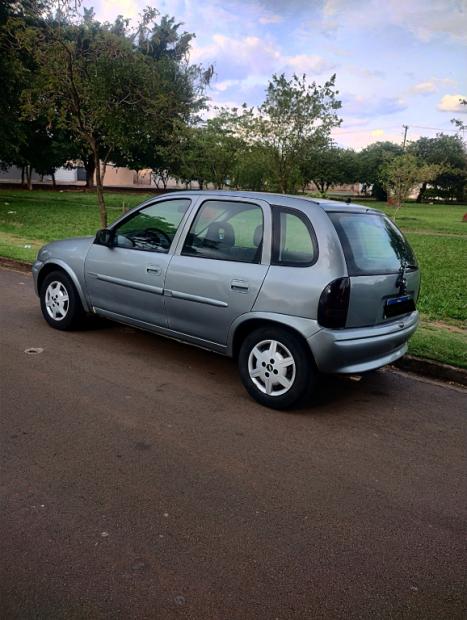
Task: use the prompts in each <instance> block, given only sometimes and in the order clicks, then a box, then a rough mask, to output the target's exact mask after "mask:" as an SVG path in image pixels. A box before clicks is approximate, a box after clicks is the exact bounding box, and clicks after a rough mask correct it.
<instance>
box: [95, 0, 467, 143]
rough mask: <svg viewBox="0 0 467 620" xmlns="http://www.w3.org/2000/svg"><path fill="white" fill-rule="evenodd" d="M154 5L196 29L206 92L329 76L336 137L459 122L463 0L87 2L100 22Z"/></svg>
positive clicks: (393, 136) (420, 131) (464, 84)
mask: <svg viewBox="0 0 467 620" xmlns="http://www.w3.org/2000/svg"><path fill="white" fill-rule="evenodd" d="M147 4H151V5H152V6H156V8H158V9H159V11H160V12H161V13H163V14H164V13H167V14H169V15H173V16H174V17H175V18H176V20H177V21H180V22H183V23H184V27H183V29H184V30H187V31H188V32H193V33H195V34H196V39H195V41H194V44H193V48H192V52H191V59H192V60H193V61H194V62H200V63H203V64H205V65H209V64H213V65H214V67H215V71H216V75H215V79H214V80H213V82H212V85H211V88H210V91H209V93H208V94H209V96H210V98H211V99H212V102H213V103H215V104H218V105H219V104H220V105H230V106H235V105H237V106H238V105H240V104H242V103H243V102H246V103H247V104H249V105H257V104H259V103H261V101H262V100H263V98H264V90H265V86H266V84H267V82H268V79H269V78H270V77H271V75H272V74H273V73H280V72H285V73H287V74H292V73H293V72H296V73H300V74H301V73H306V74H307V76H308V77H309V78H310V79H311V80H315V81H317V82H319V83H321V82H324V81H325V80H326V79H327V78H328V77H329V76H330V75H331V74H333V73H336V74H337V87H338V89H339V91H340V97H341V100H342V102H343V107H342V110H341V116H342V118H343V123H342V126H341V128H339V129H336V130H335V131H334V139H335V140H336V142H337V143H339V144H341V145H344V146H352V147H355V148H357V149H358V148H361V147H362V146H365V145H366V144H368V143H370V142H374V141H375V140H393V141H397V142H399V141H400V140H401V138H402V132H403V129H402V125H404V124H406V125H409V130H408V137H409V139H416V138H418V137H419V136H420V135H427V136H434V135H436V133H437V130H444V131H447V132H448V131H452V130H453V126H452V125H451V123H450V119H451V118H453V117H457V118H463V119H464V122H467V114H466V113H467V110H466V109H465V108H466V107H467V106H463V108H462V107H461V106H459V103H458V100H459V97H461V96H462V97H464V98H467V0H380V1H377V0H222V1H221V0H204V1H202V2H196V1H194V0H162V1H161V2H158V3H155V4H152V3H149V2H148V0H112V1H110V0H94V1H93V2H92V1H89V0H86V1H85V2H84V5H85V6H93V7H94V9H95V11H96V15H97V17H98V19H101V20H102V21H104V20H113V19H114V18H115V17H116V16H117V15H118V14H122V15H124V16H125V17H130V18H137V16H138V14H139V13H140V12H141V10H142V9H143V7H144V6H146V5H147Z"/></svg>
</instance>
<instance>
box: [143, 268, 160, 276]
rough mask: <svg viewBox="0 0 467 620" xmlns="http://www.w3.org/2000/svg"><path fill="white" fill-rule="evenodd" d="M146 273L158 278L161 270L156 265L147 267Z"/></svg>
mask: <svg viewBox="0 0 467 620" xmlns="http://www.w3.org/2000/svg"><path fill="white" fill-rule="evenodd" d="M146 273H153V274H154V275H155V276H160V275H161V273H162V269H161V268H160V267H158V266H157V265H147V267H146Z"/></svg>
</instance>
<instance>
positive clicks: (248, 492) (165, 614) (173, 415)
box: [0, 270, 466, 620]
mask: <svg viewBox="0 0 467 620" xmlns="http://www.w3.org/2000/svg"><path fill="white" fill-rule="evenodd" d="M0 287H1V291H2V292H1V310H0V312H1V320H0V322H1V336H0V337H1V353H2V354H1V375H0V376H1V388H2V395H1V463H2V472H1V479H0V482H1V496H2V498H1V501H2V512H1V517H0V518H1V528H0V530H1V533H0V538H1V541H0V565H1V575H0V581H1V586H0V587H1V591H0V617H1V618H2V620H9V619H12V618H18V619H21V620H25V619H29V618H31V619H32V618H40V619H46V618H47V619H49V618H51V619H54V620H55V619H61V618H73V619H75V618H76V619H81V618H89V619H93V620H94V619H99V618H109V619H110V618H112V619H115V618H124V619H133V618H135V619H139V618H148V619H160V620H171V619H172V618H174V619H197V620H198V619H199V620H209V619H216V620H248V619H250V618H255V619H261V620H263V619H267V620H270V619H271V620H274V619H275V618H278V619H280V620H283V619H287V618H304V619H315V618H345V619H348V618H420V619H424V620H425V619H429V618H436V619H444V618H446V619H449V620H451V619H455V618H461V617H462V609H463V598H464V592H465V591H464V590H463V570H462V549H463V536H462V535H463V530H464V525H465V517H466V507H465V492H464V483H465V477H464V467H465V462H464V458H463V449H464V446H465V429H466V424H465V420H466V411H465V409H466V392H465V391H462V390H461V389H460V388H454V387H449V386H442V385H437V384H434V383H429V382H427V381H424V380H419V379H414V378H411V377H409V376H406V375H403V374H401V373H396V372H393V371H380V372H378V373H375V374H374V375H372V376H369V377H365V378H363V379H362V380H361V381H360V382H356V381H351V380H348V379H332V380H325V381H324V380H323V381H322V382H321V386H320V392H319V395H318V397H317V403H316V404H315V405H314V406H310V407H309V408H307V409H303V410H301V411H297V412H293V413H284V412H282V413H281V412H276V411H271V410H267V409H264V408H261V407H260V406H259V405H257V404H255V403H254V402H253V401H252V400H251V399H250V398H249V397H248V396H247V394H246V392H245V391H244V389H243V387H242V386H241V384H240V381H239V378H238V375H237V371H236V366H235V364H234V362H232V361H231V360H228V359H224V358H221V357H219V356H216V355H214V354H211V353H207V352H204V351H201V350H198V349H195V348H192V347H188V346H186V345H182V344H179V343H176V342H172V341H169V340H165V339H163V338H159V337H156V336H152V335H148V334H145V333H143V332H138V331H135V330H132V329H129V328H125V327H122V326H116V325H112V324H108V323H100V322H98V321H96V325H95V326H93V327H92V328H91V329H89V330H87V331H82V332H75V333H61V332H58V331H55V330H52V329H51V328H50V327H48V326H47V324H46V323H45V321H44V320H43V318H42V316H41V313H40V309H39V304H38V300H37V298H36V297H35V295H34V293H33V290H32V280H31V277H30V276H29V275H28V274H22V273H19V272H15V271H8V270H0ZM29 347H40V348H42V349H43V352H42V353H38V354H36V355H27V354H25V353H24V351H25V349H27V348H29ZM464 531H465V530H464Z"/></svg>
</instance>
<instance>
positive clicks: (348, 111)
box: [341, 94, 407, 118]
mask: <svg viewBox="0 0 467 620" xmlns="http://www.w3.org/2000/svg"><path fill="white" fill-rule="evenodd" d="M405 109H407V103H406V102H405V101H404V100H403V99H401V98H400V97H379V98H375V97H364V96H363V95H349V94H347V95H343V96H342V110H341V111H342V114H343V115H344V116H345V117H347V116H356V117H358V118H368V117H372V116H386V115H390V114H396V113H397V112H402V111H403V110H405Z"/></svg>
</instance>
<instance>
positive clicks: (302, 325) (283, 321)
mask: <svg viewBox="0 0 467 620" xmlns="http://www.w3.org/2000/svg"><path fill="white" fill-rule="evenodd" d="M241 318H242V317H240V319H241ZM260 327H278V328H280V329H282V330H285V331H288V332H290V333H292V334H294V335H295V336H297V337H298V338H300V340H301V341H302V342H303V343H304V344H305V345H306V348H307V350H308V351H309V352H310V357H311V359H312V360H313V363H315V362H314V358H313V353H312V351H311V349H310V346H309V344H308V342H307V338H309V337H310V336H311V335H312V334H313V333H315V332H316V331H319V326H318V325H317V324H316V321H312V320H311V319H301V318H300V317H288V316H287V317H286V316H284V315H276V314H273V313H258V314H257V315H256V316H255V315H253V316H252V315H250V316H247V317H244V318H243V320H238V321H237V322H236V323H234V325H233V326H232V328H231V331H230V335H229V343H228V355H230V356H231V357H233V358H234V359H237V358H238V353H239V351H240V347H241V344H242V342H243V340H244V339H245V338H246V337H247V336H248V334H251V332H252V331H254V330H256V329H259V328H260Z"/></svg>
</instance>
